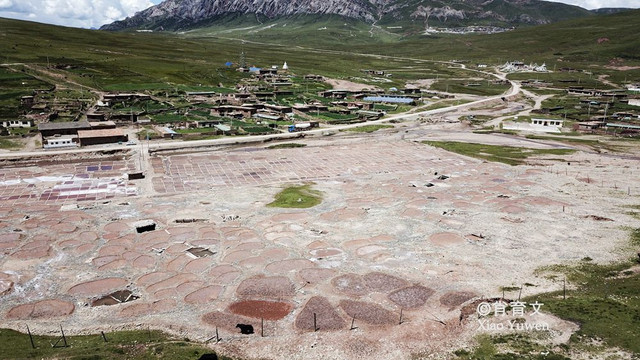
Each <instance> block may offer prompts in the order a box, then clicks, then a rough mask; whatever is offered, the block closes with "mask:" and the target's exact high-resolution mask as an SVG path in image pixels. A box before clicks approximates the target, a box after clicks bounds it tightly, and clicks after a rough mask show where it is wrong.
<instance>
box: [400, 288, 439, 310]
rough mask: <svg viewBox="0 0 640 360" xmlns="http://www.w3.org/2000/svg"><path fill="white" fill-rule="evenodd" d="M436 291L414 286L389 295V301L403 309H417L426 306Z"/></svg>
mask: <svg viewBox="0 0 640 360" xmlns="http://www.w3.org/2000/svg"><path fill="white" fill-rule="evenodd" d="M434 292H435V291H433V290H432V289H429V288H427V287H424V286H421V285H414V286H410V287H406V288H403V289H400V290H396V291H394V292H392V293H391V294H389V300H391V301H392V302H394V303H395V304H396V305H398V306H399V307H401V308H402V309H415V308H418V307H420V306H422V305H424V304H425V303H426V302H427V300H428V299H429V297H431V295H433V293H434Z"/></svg>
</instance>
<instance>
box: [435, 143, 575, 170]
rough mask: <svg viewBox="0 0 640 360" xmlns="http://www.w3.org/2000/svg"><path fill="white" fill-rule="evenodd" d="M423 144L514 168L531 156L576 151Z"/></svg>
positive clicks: (457, 144)
mask: <svg viewBox="0 0 640 360" xmlns="http://www.w3.org/2000/svg"><path fill="white" fill-rule="evenodd" d="M423 143H424V144H427V145H431V146H435V147H439V148H441V149H445V150H447V151H451V152H455V153H458V154H461V155H465V156H471V157H475V158H478V159H482V160H487V161H495V162H501V163H504V164H508V165H514V166H515V165H521V164H524V163H525V162H526V159H527V158H529V157H531V156H541V155H566V154H571V153H573V152H574V150H571V149H527V148H517V147H510V146H496V145H484V144H474V143H461V142H454V141H423Z"/></svg>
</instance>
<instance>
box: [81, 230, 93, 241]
mask: <svg viewBox="0 0 640 360" xmlns="http://www.w3.org/2000/svg"><path fill="white" fill-rule="evenodd" d="M78 239H80V240H81V241H95V240H97V239H98V234H96V233H95V232H93V231H84V232H81V233H80V234H78Z"/></svg>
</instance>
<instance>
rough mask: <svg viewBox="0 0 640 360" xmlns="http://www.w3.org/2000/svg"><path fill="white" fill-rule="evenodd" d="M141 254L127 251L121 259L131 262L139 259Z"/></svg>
mask: <svg viewBox="0 0 640 360" xmlns="http://www.w3.org/2000/svg"><path fill="white" fill-rule="evenodd" d="M141 255H142V254H141V253H139V252H137V251H127V252H125V253H124V254H122V258H123V259H125V260H127V261H133V260H135V259H137V258H138V257H140V256H141Z"/></svg>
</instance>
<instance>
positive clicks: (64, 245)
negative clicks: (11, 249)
mask: <svg viewBox="0 0 640 360" xmlns="http://www.w3.org/2000/svg"><path fill="white" fill-rule="evenodd" d="M0 244H1V243H0ZM80 244H82V242H81V241H80V240H65V241H63V242H61V243H60V244H59V246H60V248H61V249H63V250H65V249H73V248H75V247H77V246H78V245H80Z"/></svg>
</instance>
